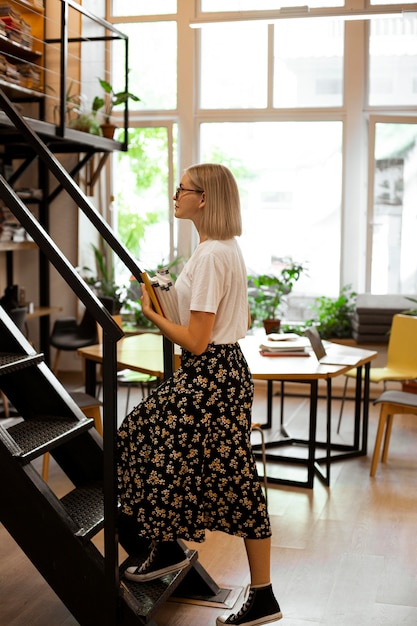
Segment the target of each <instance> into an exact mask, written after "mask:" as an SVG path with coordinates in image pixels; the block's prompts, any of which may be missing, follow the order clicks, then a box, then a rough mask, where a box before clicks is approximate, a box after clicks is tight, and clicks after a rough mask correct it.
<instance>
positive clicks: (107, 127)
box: [100, 124, 117, 139]
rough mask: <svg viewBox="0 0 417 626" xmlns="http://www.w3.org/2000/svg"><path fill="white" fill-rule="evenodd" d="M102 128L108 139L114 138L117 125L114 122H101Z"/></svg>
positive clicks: (104, 135)
mask: <svg viewBox="0 0 417 626" xmlns="http://www.w3.org/2000/svg"><path fill="white" fill-rule="evenodd" d="M100 128H101V132H102V133H103V137H106V139H113V137H114V133H115V130H116V128H117V126H115V125H114V124H101V126H100Z"/></svg>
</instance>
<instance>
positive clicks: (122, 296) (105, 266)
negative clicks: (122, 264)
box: [82, 244, 128, 315]
mask: <svg viewBox="0 0 417 626" xmlns="http://www.w3.org/2000/svg"><path fill="white" fill-rule="evenodd" d="M91 247H92V248H93V251H94V257H95V261H96V270H95V271H93V270H92V269H91V268H89V267H83V268H82V269H83V272H85V273H86V274H87V275H85V276H84V280H85V281H86V283H87V284H88V285H90V287H91V288H92V289H93V290H94V292H95V293H96V295H97V297H98V298H111V300H112V301H113V306H112V313H113V314H115V315H116V314H118V313H120V311H121V309H122V307H123V305H124V304H125V302H126V299H127V292H128V288H127V287H126V286H125V285H123V284H119V283H118V282H117V281H116V278H115V272H114V267H113V263H112V259H111V257H110V258H108V257H107V255H106V252H105V251H104V250H102V249H100V248H98V247H97V246H95V245H94V244H91ZM89 274H92V276H90V275H89Z"/></svg>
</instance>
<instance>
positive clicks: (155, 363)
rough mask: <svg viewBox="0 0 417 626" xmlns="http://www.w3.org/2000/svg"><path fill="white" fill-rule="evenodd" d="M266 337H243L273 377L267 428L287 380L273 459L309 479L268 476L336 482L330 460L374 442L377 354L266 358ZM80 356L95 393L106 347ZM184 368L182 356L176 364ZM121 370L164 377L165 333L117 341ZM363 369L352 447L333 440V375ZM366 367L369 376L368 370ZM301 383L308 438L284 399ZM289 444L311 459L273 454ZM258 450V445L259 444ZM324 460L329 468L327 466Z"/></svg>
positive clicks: (261, 371)
mask: <svg viewBox="0 0 417 626" xmlns="http://www.w3.org/2000/svg"><path fill="white" fill-rule="evenodd" d="M259 343H260V339H259V337H257V336H247V337H245V338H244V339H242V340H241V342H240V344H241V346H242V350H243V353H244V355H245V357H246V360H247V361H248V364H249V368H250V370H251V372H252V376H253V378H254V379H260V380H267V382H268V401H267V422H266V424H265V425H264V427H265V428H268V429H272V397H273V383H274V382H275V381H279V382H280V383H281V402H282V404H281V424H280V427H279V432H278V433H277V438H276V439H275V433H272V439H271V440H270V441H268V442H267V443H266V446H267V449H268V454H267V459H268V460H269V461H273V462H281V463H296V464H299V465H305V466H306V468H307V480H305V481H300V480H289V479H284V478H276V477H273V476H268V480H269V481H270V482H275V483H279V484H285V485H293V486H299V487H300V486H301V487H307V488H310V489H311V488H312V487H313V484H314V477H315V476H316V475H317V476H318V477H319V478H320V479H321V480H322V481H323V482H324V483H325V484H326V485H329V484H330V464H331V463H332V462H333V461H335V460H342V459H347V458H349V457H352V456H363V455H366V453H367V440H368V403H369V369H370V362H371V361H372V360H373V359H374V358H376V356H377V352H375V351H371V350H362V349H360V348H353V347H350V346H343V345H338V344H331V349H330V350H328V353H329V354H332V355H333V354H343V355H346V354H348V355H353V356H354V358H355V364H354V365H353V366H352V365H320V363H318V361H317V359H316V358H315V357H314V356H308V357H263V356H261V355H260V354H259ZM78 354H79V355H80V356H81V357H83V358H84V359H85V390H86V393H88V394H90V395H95V386H96V365H97V363H102V361H103V351H102V345H101V344H97V345H93V346H87V347H86V348H80V349H79V350H78ZM176 366H178V359H177V362H176ZM117 367H118V369H124V368H127V369H131V370H135V371H138V372H144V373H146V374H150V375H151V376H157V377H158V378H161V379H162V378H163V377H164V364H163V338H162V336H161V335H156V334H153V333H145V334H142V335H134V336H130V337H123V338H122V339H121V340H120V341H118V342H117ZM352 367H355V368H357V372H358V375H357V379H356V396H355V426H354V438H353V443H352V445H349V444H347V445H345V444H336V443H332V441H331V429H330V426H331V400H332V386H331V385H332V379H333V378H335V377H336V376H340V375H341V374H343V373H344V372H346V371H348V370H349V369H352ZM363 369H364V374H363V375H362V371H363ZM320 380H323V381H325V383H326V386H327V417H326V441H324V442H321V441H318V440H317V436H316V429H317V399H318V383H319V381H320ZM285 382H297V383H303V384H307V385H309V387H310V394H309V395H310V414H309V422H308V436H307V438H305V439H301V438H294V437H291V436H290V435H289V434H288V433H287V431H286V428H285V424H284V423H283V420H282V415H283V413H282V411H283V401H284V397H285V393H284V383H285ZM283 446H303V447H304V448H305V447H306V448H307V450H308V454H307V458H306V459H304V458H300V457H299V456H296V455H285V456H284V455H278V454H276V453H273V449H274V448H282V447H283ZM323 449H324V451H325V456H324V457H319V456H318V455H317V451H318V450H323ZM254 450H255V453H257V446H254ZM323 463H324V465H325V472H323V471H322V468H321V465H322V464H323Z"/></svg>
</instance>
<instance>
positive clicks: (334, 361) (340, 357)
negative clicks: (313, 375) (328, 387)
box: [304, 326, 358, 367]
mask: <svg viewBox="0 0 417 626" xmlns="http://www.w3.org/2000/svg"><path fill="white" fill-rule="evenodd" d="M304 334H305V336H306V337H308V339H309V340H310V343H311V347H312V348H313V352H314V354H315V355H316V358H317V360H318V361H319V362H320V364H323V365H352V367H353V366H354V365H356V363H357V362H358V357H357V356H354V355H352V356H348V355H346V354H335V355H334V356H332V355H331V354H327V352H326V350H325V347H324V345H323V342H322V340H321V337H320V335H319V331H318V330H317V328H316V327H315V326H312V327H311V328H307V329H306V330H305V332H304Z"/></svg>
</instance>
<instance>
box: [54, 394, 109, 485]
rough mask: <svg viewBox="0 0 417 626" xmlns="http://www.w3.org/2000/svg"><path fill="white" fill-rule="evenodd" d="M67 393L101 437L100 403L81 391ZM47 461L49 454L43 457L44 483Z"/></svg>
mask: <svg viewBox="0 0 417 626" xmlns="http://www.w3.org/2000/svg"><path fill="white" fill-rule="evenodd" d="M68 393H69V395H70V396H71V398H72V399H73V400H74V402H75V404H77V406H79V408H80V409H81V411H82V412H83V413H84V415H85V416H86V417H91V418H92V419H93V420H94V427H95V429H96V431H97V432H98V433H99V435H101V436H103V426H102V423H101V413H100V407H101V406H102V402H100V400H97V398H94V396H90V395H88V393H84V392H82V391H69V392H68ZM49 460H50V456H49V452H46V454H44V455H43V463H42V478H43V480H44V481H45V482H46V481H47V480H48V473H49Z"/></svg>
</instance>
